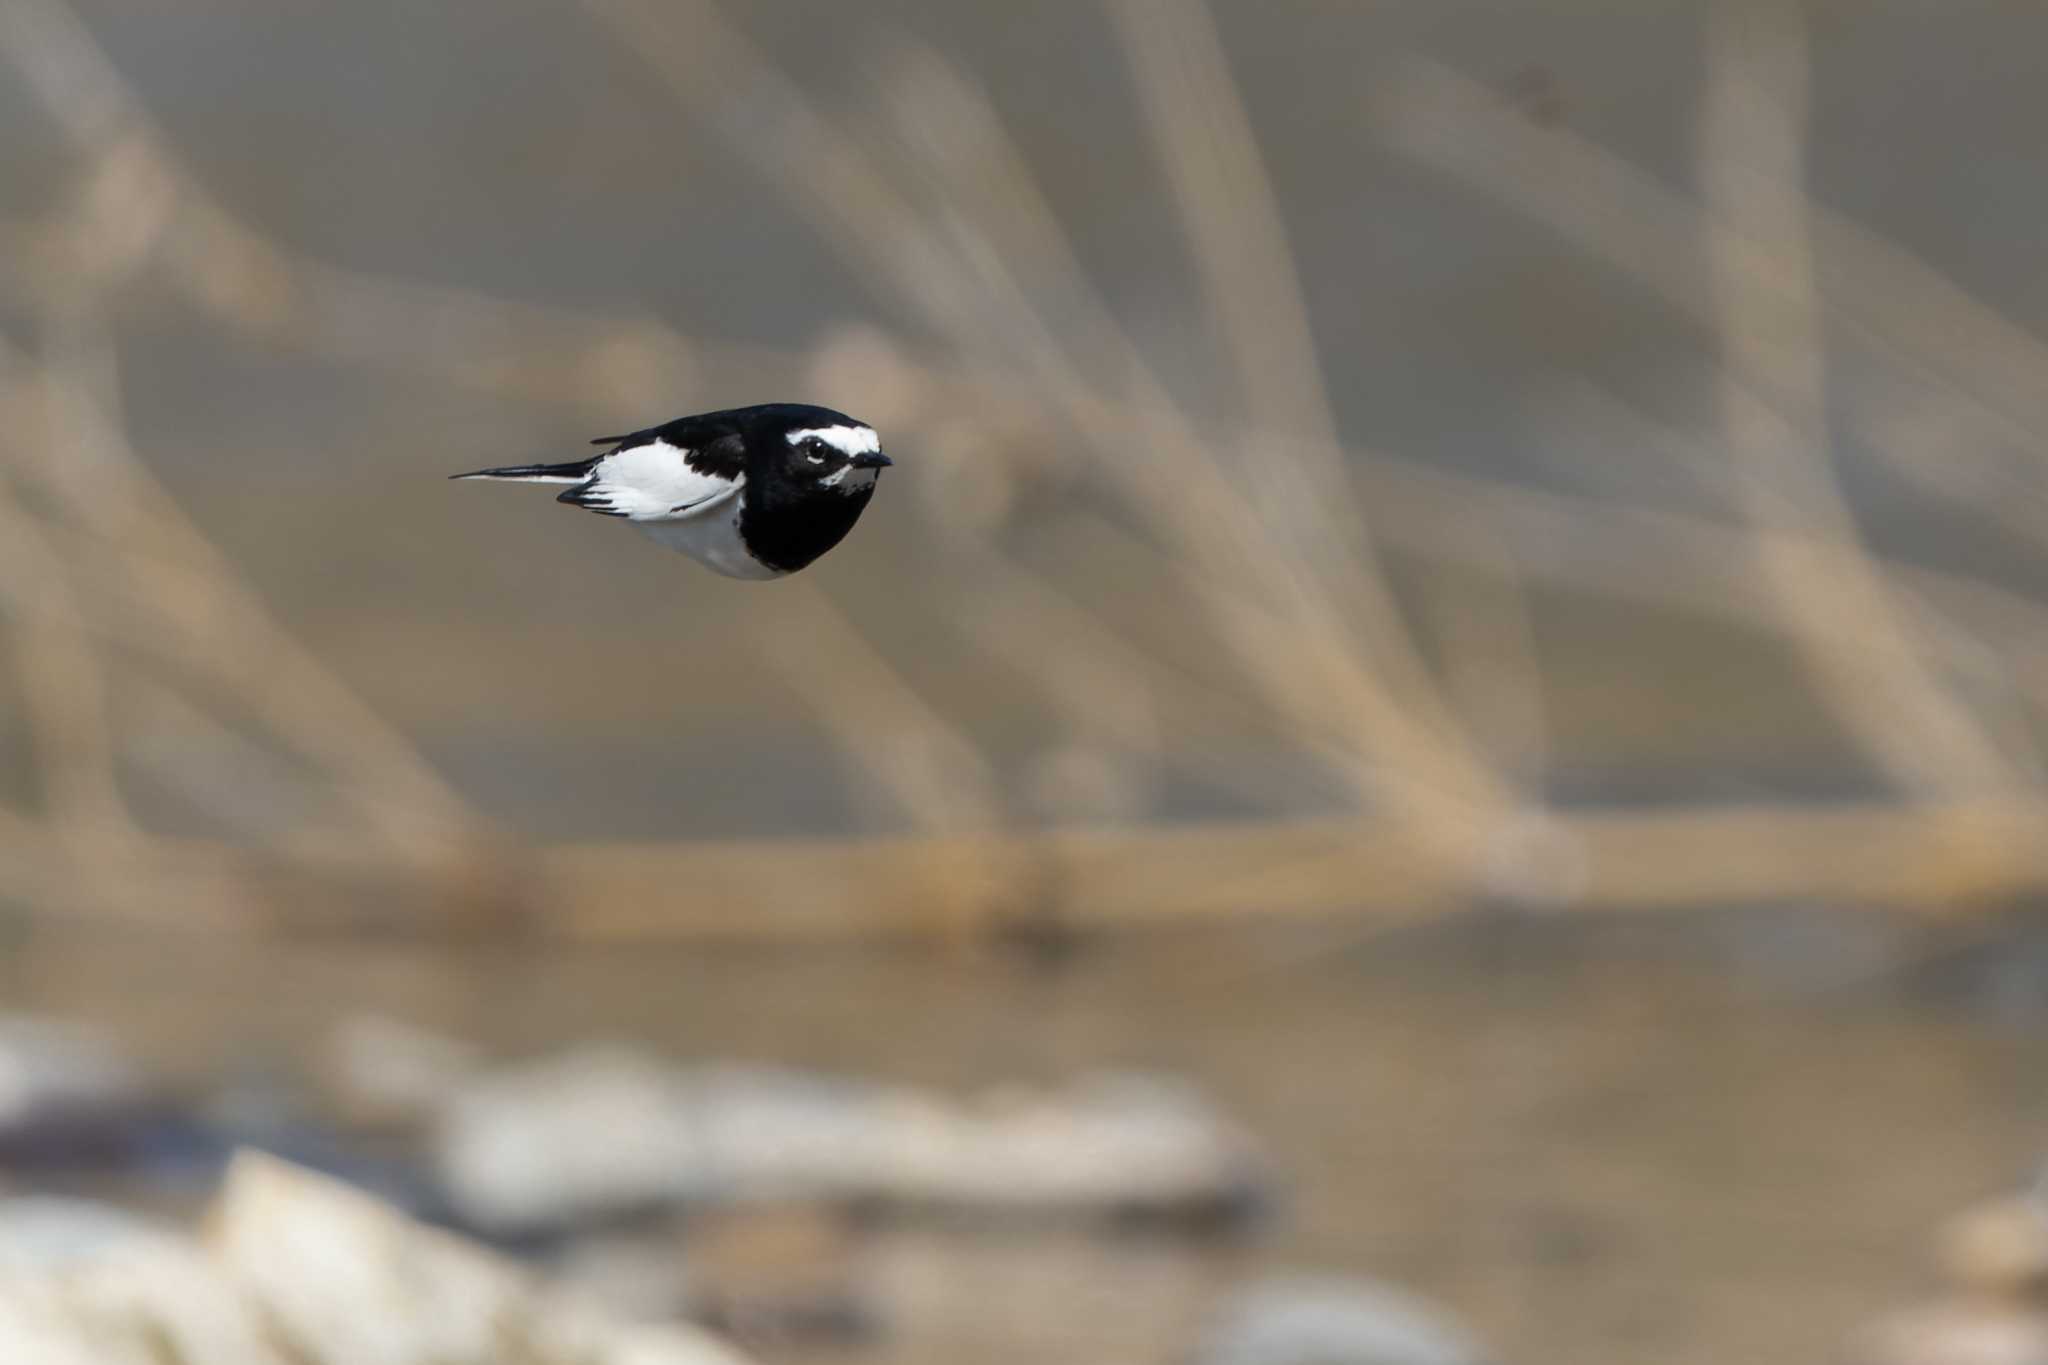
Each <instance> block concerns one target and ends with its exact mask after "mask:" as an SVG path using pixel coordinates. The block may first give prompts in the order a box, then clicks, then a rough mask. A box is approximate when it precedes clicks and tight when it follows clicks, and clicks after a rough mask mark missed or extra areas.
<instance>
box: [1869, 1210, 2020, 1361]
mask: <svg viewBox="0 0 2048 1365" xmlns="http://www.w3.org/2000/svg"><path fill="white" fill-rule="evenodd" d="M1935 1254H1936V1263H1937V1265H1938V1266H1939V1268H1940V1270H1941V1272H1942V1274H1943V1276H1944V1278H1946V1279H1947V1280H1948V1282H1949V1285H1950V1289H1949V1292H1948V1293H1947V1294H1945V1295H1944V1296H1942V1297H1940V1298H1937V1299H1934V1300H1932V1301H1930V1302H1927V1303H1924V1304H1920V1305H1916V1306H1914V1307H1912V1308H1908V1309H1905V1310H1903V1311H1901V1312H1899V1313H1896V1314H1893V1315H1892V1316H1890V1317H1888V1318H1884V1319H1882V1320H1880V1321H1879V1322H1877V1323H1876V1324H1875V1325H1874V1326H1872V1327H1871V1328H1869V1329H1868V1330H1867V1331H1865V1332H1863V1333H1862V1334H1861V1335H1860V1336H1859V1337H1857V1339H1856V1340H1855V1341H1854V1342H1853V1343H1852V1344H1851V1347H1850V1350H1849V1351H1848V1353H1847V1359H1848V1360H1849V1362H1851V1365H2048V1208H2044V1207H2043V1206H2042V1204H2041V1202H2040V1201H2039V1199H2038V1198H2037V1197H2036V1195H2035V1194H2033V1193H2027V1194H2019V1195H2011V1196H2007V1197H2005V1198H2000V1199H1991V1200H1986V1201H1985V1202H1983V1203H1981V1204H1977V1205H1973V1206H1972V1207H1970V1208H1967V1209H1964V1210H1963V1211H1962V1212H1961V1213H1959V1214H1957V1215H1956V1216H1955V1217H1953V1218H1951V1219H1950V1220H1949V1221H1948V1222H1947V1223H1946V1224H1945V1225H1944V1226H1943V1227H1942V1228H1941V1230H1940V1232H1939V1233H1938V1234H1937V1237H1936V1243H1935Z"/></svg>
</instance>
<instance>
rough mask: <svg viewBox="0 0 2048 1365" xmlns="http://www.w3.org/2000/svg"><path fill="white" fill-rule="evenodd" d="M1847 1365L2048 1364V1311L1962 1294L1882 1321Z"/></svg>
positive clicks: (1853, 1349)
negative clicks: (1962, 1295)
mask: <svg viewBox="0 0 2048 1365" xmlns="http://www.w3.org/2000/svg"><path fill="white" fill-rule="evenodd" d="M1843 1359H1844V1365H2048V1313H2044V1312H2042V1311H2041V1310H2040V1309H2038V1308H2032V1307H2028V1306H2026V1305H2024V1304H2012V1303H1993V1302H1987V1301H1984V1300H1979V1299H1970V1298H1963V1297H1958V1298H1954V1299H1949V1300H1944V1301H1941V1302H1937V1303H1930V1304H1925V1305H1923V1306H1921V1307H1918V1308H1913V1309H1909V1310H1907V1311H1905V1312H1903V1313H1899V1314H1897V1315H1896V1316H1894V1317H1891V1318H1887V1319H1885V1320H1883V1321H1881V1322H1879V1323H1878V1324H1877V1325H1876V1326H1875V1327H1873V1328H1871V1329H1870V1330H1869V1331H1867V1332H1865V1333H1864V1334H1863V1335H1862V1336H1860V1337H1859V1338H1858V1339H1857V1340H1856V1341H1855V1342H1854V1343H1852V1345H1851V1346H1850V1348H1849V1350H1848V1352H1847V1353H1846V1354H1845V1356H1844V1357H1843Z"/></svg>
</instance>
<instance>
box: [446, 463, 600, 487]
mask: <svg viewBox="0 0 2048 1365" xmlns="http://www.w3.org/2000/svg"><path fill="white" fill-rule="evenodd" d="M596 463H597V461H595V460H571V461H570V462H569V463H567V464H508V465H503V466H501V467H499V468H497V469H473V470H471V471H470V472H469V473H467V474H450V475H449V476H448V477H449V478H451V479H507V480H510V481H511V482H513V483H582V482H583V481H584V480H585V479H587V478H589V477H590V467H591V466H592V465H594V464H596Z"/></svg>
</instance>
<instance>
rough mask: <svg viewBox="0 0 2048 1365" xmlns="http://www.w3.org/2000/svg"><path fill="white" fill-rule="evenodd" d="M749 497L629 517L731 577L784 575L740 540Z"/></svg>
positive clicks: (674, 545)
mask: <svg viewBox="0 0 2048 1365" xmlns="http://www.w3.org/2000/svg"><path fill="white" fill-rule="evenodd" d="M744 499H745V494H744V493H741V494H740V495H739V496H737V497H730V498H722V499H720V500H719V501H718V502H717V503H716V504H714V505H712V506H708V507H700V508H696V509H693V510H692V511H691V513H690V514H689V515H688V516H683V517H670V518H663V519H660V520H654V519H649V520H646V521H642V520H641V519H639V518H638V517H631V518H628V520H629V521H630V522H631V524H632V525H634V526H637V527H639V528H640V529H641V530H642V531H645V532H646V533H647V534H648V535H649V536H651V537H653V538H654V539H655V540H658V541H660V542H661V543H662V544H663V545H666V546H668V547H669V548H670V549H671V550H681V551H682V552H683V553H684V554H686V555H688V556H689V557H690V558H692V559H694V560H696V561H697V562H698V563H699V564H702V565H704V566H705V567H706V568H708V569H715V570H717V571H718V572H719V573H722V574H724V575H725V576H726V577H727V578H780V577H782V576H783V575H782V570H780V569H771V568H769V567H768V566H767V565H766V564H763V563H762V562H761V561H759V560H758V559H755V558H754V557H753V556H752V555H750V554H748V553H747V547H746V545H745V543H744V542H742V541H741V540H740V511H741V509H742V504H743V502H744Z"/></svg>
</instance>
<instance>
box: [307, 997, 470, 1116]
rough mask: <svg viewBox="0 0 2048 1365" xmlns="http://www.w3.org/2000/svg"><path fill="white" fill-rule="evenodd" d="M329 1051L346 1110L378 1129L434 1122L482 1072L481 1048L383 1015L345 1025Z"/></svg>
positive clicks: (331, 1076)
mask: <svg viewBox="0 0 2048 1365" xmlns="http://www.w3.org/2000/svg"><path fill="white" fill-rule="evenodd" d="M326 1051H327V1055H326V1059H325V1060H326V1074H327V1079H328V1083H329V1084H330V1085H331V1086H332V1087H333V1089H334V1091H335V1095H336V1098H337V1099H339V1100H340V1101H341V1104H342V1106H343V1108H344V1109H345V1110H346V1111H347V1112H348V1114H349V1115H350V1116H351V1117H352V1118H354V1119H356V1120H358V1121H360V1122H363V1123H369V1124H379V1125H381V1124H394V1123H416V1122H422V1121H425V1120H427V1119H430V1118H431V1117H432V1116H433V1115H434V1114H435V1113H436V1112H437V1111H438V1110H439V1108H440V1106H441V1105H442V1104H444V1103H445V1102H446V1101H447V1099H448V1097H449V1096H450V1095H451V1094H453V1093H454V1091H455V1089H456V1088H457V1087H458V1086H460V1085H462V1084H463V1083H464V1082H465V1081H467V1080H469V1079H470V1078H471V1077H472V1076H474V1075H475V1074H476V1073H477V1072H478V1071H480V1070H481V1069H482V1066H483V1050H482V1049H481V1048H479V1047H477V1046H476V1045H474V1044H472V1043H467V1042H464V1041H462V1040H461V1039H458V1038H450V1037H447V1036H446V1035H444V1034H440V1033H435V1032H433V1031H431V1030H429V1029H423V1028H419V1027H417V1026H415V1025H412V1024H408V1023H406V1022H404V1021H403V1020H400V1019H393V1018H390V1017H388V1016H386V1015H381V1014H358V1015H353V1016H351V1017H350V1018H348V1019H345V1020H343V1021H342V1022H341V1023H340V1024H339V1025H337V1026H336V1027H335V1029H334V1031H333V1032H332V1033H331V1034H329V1036H328V1038H327V1049H326Z"/></svg>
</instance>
